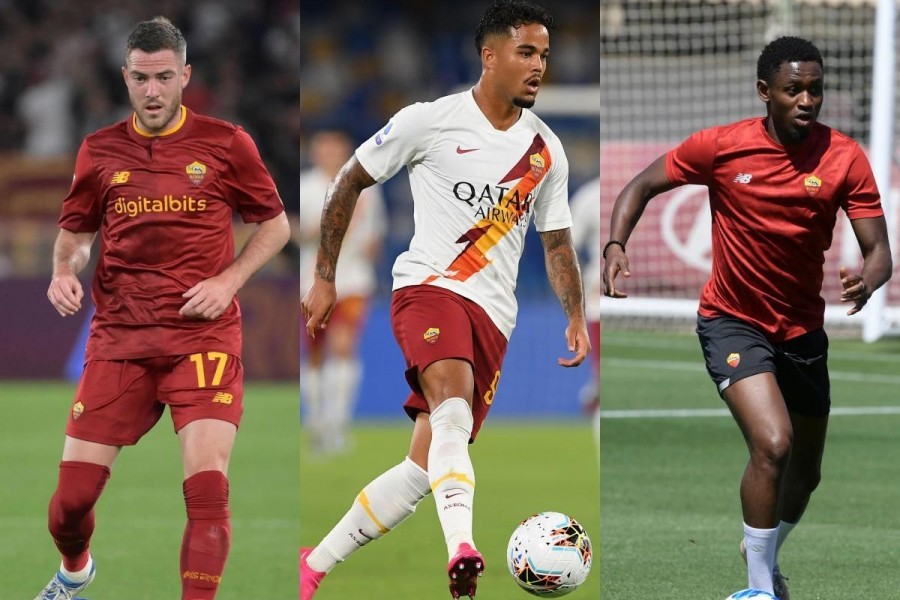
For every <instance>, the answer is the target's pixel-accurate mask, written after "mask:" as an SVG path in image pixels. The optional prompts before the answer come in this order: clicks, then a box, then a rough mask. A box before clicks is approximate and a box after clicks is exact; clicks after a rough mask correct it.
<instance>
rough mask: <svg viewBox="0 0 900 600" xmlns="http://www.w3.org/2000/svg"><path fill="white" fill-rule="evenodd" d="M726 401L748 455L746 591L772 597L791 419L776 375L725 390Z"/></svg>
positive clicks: (743, 503)
mask: <svg viewBox="0 0 900 600" xmlns="http://www.w3.org/2000/svg"><path fill="white" fill-rule="evenodd" d="M723 397H724V399H725V402H726V404H727V405H728V408H729V409H730V410H731V413H732V415H734V418H735V420H736V421H737V423H738V426H739V427H740V429H741V432H742V433H743V434H744V440H745V441H746V443H747V449H748V450H749V452H750V460H749V462H748V463H747V468H746V470H745V471H744V476H743V478H742V479H741V507H742V511H743V517H744V543H745V545H746V549H747V571H748V578H749V586H748V587H751V588H757V589H761V590H765V591H768V592H770V593H773V592H774V589H773V583H772V571H773V569H774V566H775V551H776V547H777V537H778V523H779V514H780V512H779V501H780V497H781V490H782V482H783V480H784V476H785V472H786V470H787V466H788V462H789V460H790V456H791V444H792V441H791V440H792V426H791V419H790V416H789V414H788V411H787V408H786V407H785V404H784V399H783V398H782V395H781V390H780V389H779V388H778V384H777V382H776V380H775V375H774V373H760V374H757V375H752V376H750V377H747V378H746V379H741V380H740V381H738V382H736V383H734V384H732V385H731V386H729V387H728V388H726V389H725V392H724V394H723Z"/></svg>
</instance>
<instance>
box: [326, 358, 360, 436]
mask: <svg viewBox="0 0 900 600" xmlns="http://www.w3.org/2000/svg"><path fill="white" fill-rule="evenodd" d="M361 375H362V367H361V366H360V363H359V361H357V360H353V359H344V358H328V359H327V360H326V361H325V364H324V365H323V366H322V387H323V389H324V390H325V393H326V394H327V396H328V401H327V402H325V403H324V414H323V421H324V423H325V437H326V440H327V441H328V443H329V444H330V445H331V449H333V450H335V451H341V450H343V449H344V446H346V438H347V433H348V431H347V430H348V427H349V424H350V420H351V416H352V414H353V407H354V406H355V405H356V394H357V391H358V387H359V380H360V376H361Z"/></svg>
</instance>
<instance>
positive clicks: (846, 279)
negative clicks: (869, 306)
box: [840, 267, 872, 315]
mask: <svg viewBox="0 0 900 600" xmlns="http://www.w3.org/2000/svg"><path fill="white" fill-rule="evenodd" d="M840 275H841V288H843V289H842V290H841V302H853V308H851V309H850V310H848V311H847V314H848V315H855V314H856V313H858V312H859V311H861V310H862V309H863V306H865V305H866V302H868V301H869V297H870V296H871V295H872V294H871V292H870V291H869V287H868V286H867V285H866V282H865V281H864V280H863V278H862V275H858V274H856V273H854V274H853V275H850V274H849V272H848V271H847V267H841V270H840Z"/></svg>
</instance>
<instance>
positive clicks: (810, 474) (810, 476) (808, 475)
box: [790, 467, 822, 495]
mask: <svg viewBox="0 0 900 600" xmlns="http://www.w3.org/2000/svg"><path fill="white" fill-rule="evenodd" d="M791 479H792V480H793V481H791V482H790V484H791V485H794V486H796V487H798V488H800V489H802V490H803V492H804V493H805V494H806V495H810V494H812V493H813V492H814V491H815V490H816V488H817V487H819V482H821V481H822V471H821V469H819V468H818V467H814V468H809V469H805V470H803V471H800V472H799V473H798V472H797V471H796V470H795V469H793V468H792V469H791Z"/></svg>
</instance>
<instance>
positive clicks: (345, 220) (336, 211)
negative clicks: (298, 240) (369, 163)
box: [300, 156, 375, 338]
mask: <svg viewBox="0 0 900 600" xmlns="http://www.w3.org/2000/svg"><path fill="white" fill-rule="evenodd" d="M374 184H375V180H374V179H372V176H371V175H369V174H368V173H367V172H366V170H365V169H364V168H363V167H362V165H361V164H359V161H358V160H356V157H355V156H353V157H351V158H350V160H348V161H347V163H346V164H345V165H344V166H343V167H341V170H340V171H339V172H338V174H337V177H335V178H334V182H333V183H332V184H331V186H330V187H329V188H328V192H327V193H326V194H325V207H324V208H323V209H322V220H321V225H320V229H321V235H320V236H319V252H318V254H317V256H316V272H315V278H314V280H313V284H312V287H310V288H309V291H308V292H307V293H306V296H304V297H303V301H302V303H301V305H300V306H301V310H302V311H303V317H304V318H305V319H306V333H307V334H308V335H309V336H310V337H313V338H314V337H316V331H317V330H319V329H325V326H326V325H328V319H329V318H331V311H332V310H334V304H335V302H336V299H337V293H336V292H335V288H334V275H335V271H336V270H337V261H338V255H339V254H340V252H341V243H342V242H343V241H344V234H346V233H347V228H348V227H349V226H350V218H351V217H352V216H353V209H354V208H356V201H357V199H358V198H359V194H360V192H362V191H363V190H364V189H365V188H367V187H369V186H371V185H374Z"/></svg>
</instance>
